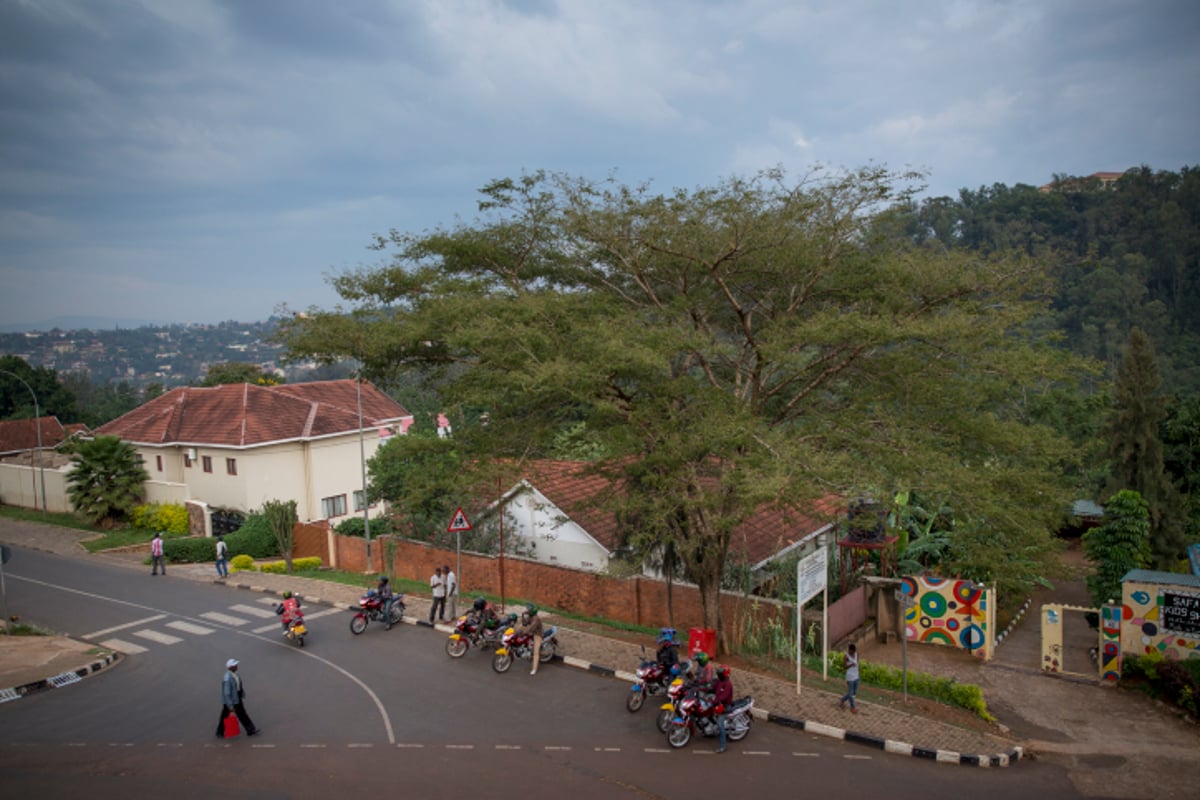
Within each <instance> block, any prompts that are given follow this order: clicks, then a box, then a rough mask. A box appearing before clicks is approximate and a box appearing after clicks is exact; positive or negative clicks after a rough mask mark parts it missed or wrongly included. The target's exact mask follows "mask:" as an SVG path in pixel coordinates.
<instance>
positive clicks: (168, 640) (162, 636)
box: [133, 630, 183, 644]
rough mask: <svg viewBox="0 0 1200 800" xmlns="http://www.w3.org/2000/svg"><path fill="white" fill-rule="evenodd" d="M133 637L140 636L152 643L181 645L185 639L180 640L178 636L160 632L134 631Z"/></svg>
mask: <svg viewBox="0 0 1200 800" xmlns="http://www.w3.org/2000/svg"><path fill="white" fill-rule="evenodd" d="M133 635H134V636H140V637H142V638H143V639H149V640H150V641H152V642H158V643H159V644H179V643H180V642H182V641H183V639H180V638H179V637H178V636H172V635H171V634H169V633H160V632H159V631H154V630H145V631H134V632H133Z"/></svg>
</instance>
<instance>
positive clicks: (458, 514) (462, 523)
mask: <svg viewBox="0 0 1200 800" xmlns="http://www.w3.org/2000/svg"><path fill="white" fill-rule="evenodd" d="M469 530H472V528H471V523H470V522H467V515H466V514H464V513H463V510H462V506H459V509H458V511H455V512H454V516H453V517H451V518H450V527H448V528H446V532H447V533H458V532H460V531H469Z"/></svg>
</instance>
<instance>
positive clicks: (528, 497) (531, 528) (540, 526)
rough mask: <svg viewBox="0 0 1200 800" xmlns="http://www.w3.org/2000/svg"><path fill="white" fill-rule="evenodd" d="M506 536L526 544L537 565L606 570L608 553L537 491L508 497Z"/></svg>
mask: <svg viewBox="0 0 1200 800" xmlns="http://www.w3.org/2000/svg"><path fill="white" fill-rule="evenodd" d="M504 510H505V513H506V518H507V519H508V520H509V522H510V523H511V524H510V525H509V526H508V528H507V529H506V533H509V534H511V535H513V536H521V537H523V538H525V539H527V540H528V541H529V544H530V547H531V548H532V551H533V557H534V558H536V559H537V560H538V561H544V562H546V563H549V564H557V565H560V566H564V567H576V568H579V569H584V570H591V571H593V572H601V571H603V570H605V569H608V551H607V550H605V549H604V547H602V546H601V545H600V543H599V542H597V541H596V540H595V539H593V538H592V537H591V536H590V535H588V533H587V532H586V531H584V529H583V528H581V527H580V526H579V525H578V524H577V523H576V522H574V521H573V520H571V519H570V518H568V517H567V515H566V514H564V513H563V512H562V510H561V509H559V508H558V506H556V505H554V503H552V502H551V501H550V500H548V499H547V498H546V496H545V495H543V494H542V493H541V492H539V491H537V490H536V489H531V490H527V491H524V492H521V493H519V494H517V495H515V496H513V497H511V498H510V499H509V500H508V501H507V502H506V503H505V506H504Z"/></svg>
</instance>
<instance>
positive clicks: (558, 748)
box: [546, 744, 571, 750]
mask: <svg viewBox="0 0 1200 800" xmlns="http://www.w3.org/2000/svg"><path fill="white" fill-rule="evenodd" d="M546 749H547V750H570V749H571V748H570V747H562V746H560V745H555V744H548V745H546Z"/></svg>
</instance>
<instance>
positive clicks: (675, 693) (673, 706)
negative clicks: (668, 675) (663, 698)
mask: <svg viewBox="0 0 1200 800" xmlns="http://www.w3.org/2000/svg"><path fill="white" fill-rule="evenodd" d="M686 693H687V692H686V691H685V690H684V687H683V678H676V679H675V680H673V681H671V685H670V686H668V687H667V702H666V703H663V704H662V705H661V706H659V710H658V717H657V718H656V719H655V720H654V724H655V725H657V726H658V731H659V733H666V732H667V731H669V730H670V729H671V720H673V719H675V717H677V716H679V704H680V703H681V702H682V701H683V697H684V695H685V694H686Z"/></svg>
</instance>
